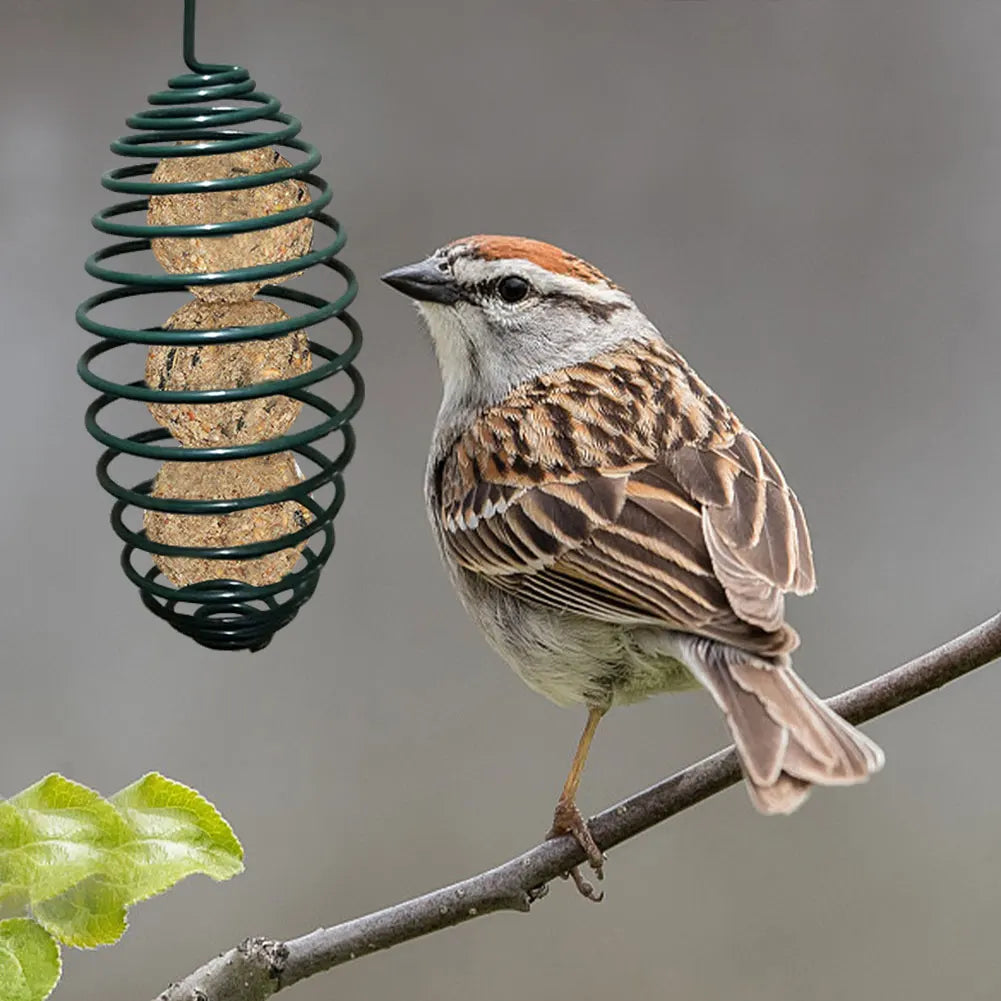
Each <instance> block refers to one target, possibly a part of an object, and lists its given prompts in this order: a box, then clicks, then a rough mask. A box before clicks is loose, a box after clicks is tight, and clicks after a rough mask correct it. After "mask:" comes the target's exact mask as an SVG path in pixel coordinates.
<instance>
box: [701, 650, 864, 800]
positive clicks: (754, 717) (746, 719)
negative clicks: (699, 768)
mask: <svg viewBox="0 0 1001 1001" xmlns="http://www.w3.org/2000/svg"><path fill="white" fill-rule="evenodd" d="M688 653H689V657H688V663H689V665H690V667H691V668H692V673H693V674H695V675H696V677H697V678H698V680H699V681H701V682H702V684H703V685H704V686H705V687H706V688H708V689H709V691H710V692H711V693H712V696H713V698H714V699H715V700H716V702H717V704H718V705H719V707H720V709H722V710H723V712H724V714H725V715H726V720H727V723H728V724H729V726H730V732H731V733H732V734H733V739H734V743H735V744H736V745H737V752H738V755H739V757H740V764H741V767H742V768H743V771H744V777H745V779H746V780H747V791H748V793H749V794H750V797H751V801H752V802H753V803H754V805H755V806H756V807H757V808H758V810H760V811H761V812H762V813H792V811H793V810H795V809H796V808H797V807H798V806H799V805H800V804H801V803H802V802H803V800H805V799H806V797H807V796H808V795H809V793H810V787H811V785H814V784H816V785H851V784H853V783H855V782H864V781H865V780H866V779H867V778H868V777H869V776H870V775H871V774H873V773H874V772H877V771H879V769H880V768H882V767H883V761H884V758H883V752H882V750H881V749H880V748H879V746H878V745H877V744H875V743H874V742H873V741H871V740H870V739H869V738H868V737H867V736H866V735H865V734H864V733H862V732H861V731H859V730H856V729H855V727H853V726H852V725H851V724H850V723H847V722H846V721H845V720H843V719H842V718H841V717H840V716H839V715H838V714H837V713H836V712H834V710H833V709H831V708H830V707H829V706H828V705H826V704H825V703H824V702H823V701H822V700H821V699H820V698H818V697H817V696H816V695H814V693H813V692H811V691H810V689H809V688H807V686H806V685H805V684H804V683H803V681H802V680H801V679H800V678H799V676H798V675H797V674H796V672H795V671H793V669H792V668H791V667H790V666H789V663H788V659H784V660H781V661H778V662H777V663H769V662H767V661H764V660H760V659H758V658H756V657H754V656H753V655H751V654H748V653H745V652H743V651H740V650H737V649H736V648H734V647H730V646H726V645H724V644H722V643H717V642H715V641H713V640H705V639H693V640H692V641H691V642H690V644H689V651H688Z"/></svg>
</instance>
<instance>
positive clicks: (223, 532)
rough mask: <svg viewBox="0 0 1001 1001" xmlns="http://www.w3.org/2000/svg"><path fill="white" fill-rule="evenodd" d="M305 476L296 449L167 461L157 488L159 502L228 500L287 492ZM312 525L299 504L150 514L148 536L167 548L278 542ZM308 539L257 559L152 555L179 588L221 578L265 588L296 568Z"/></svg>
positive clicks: (157, 481) (155, 488) (157, 482)
mask: <svg viewBox="0 0 1001 1001" xmlns="http://www.w3.org/2000/svg"><path fill="white" fill-rule="evenodd" d="M302 480H303V475H302V473H301V472H300V470H299V467H298V464H297V463H296V461H295V458H294V456H293V455H292V453H291V452H279V453H277V454H276V455H261V456H255V457H254V458H251V459H234V460H232V461H229V462H165V463H164V464H163V465H162V466H161V467H160V471H159V472H158V473H157V476H156V481H155V483H154V485H153V496H154V497H171V498H174V499H178V500H208V499H212V500H215V499H219V500H229V499H232V498H236V497H252V496H255V495H257V494H264V493H272V492H274V491H276V490H284V489H285V488H287V487H290V486H293V485H294V484H296V483H301V482H302ZM310 521H312V515H311V513H310V512H309V511H308V510H307V509H306V508H305V507H303V506H302V505H301V504H298V503H296V502H295V501H284V502H283V503H281V504H265V505H264V506H262V507H252V508H247V509H246V510H244V511H232V512H229V513H226V514H208V515H203V514H170V513H167V512H165V511H147V512H146V514H145V518H144V525H145V528H146V534H147V536H149V538H150V539H151V540H152V541H153V542H160V543H163V544H164V545H168V546H240V545H249V544H250V543H252V542H264V541H270V540H271V539H277V538H278V537H279V536H282V535H286V534H287V533H289V532H297V531H299V530H300V529H302V528H305V527H306V525H308V524H309V523H310ZM305 544H306V543H305V541H303V542H300V543H299V544H298V545H297V546H294V547H290V548H288V549H280V550H279V551H278V552H276V553H268V554H267V555H266V556H257V557H255V558H253V559H247V560H236V559H225V560H211V559H195V558H192V557H185V556H158V555H155V554H154V555H153V562H154V563H155V564H156V565H157V566H158V567H159V568H160V570H162V571H163V573H164V574H165V575H166V576H167V579H168V580H169V581H170V582H171V583H172V584H174V585H175V586H176V587H186V586H187V585H189V584H197V583H199V582H200V581H206V580H219V579H222V578H225V579H231V580H240V581H244V582H245V583H247V584H250V585H252V586H253V587H264V586H266V585H268V584H274V583H276V582H277V581H279V580H281V579H282V577H284V576H285V575H286V574H287V573H289V571H291V569H292V568H293V567H294V566H295V563H296V560H298V558H299V553H300V552H301V551H302V549H303V547H304V546H305Z"/></svg>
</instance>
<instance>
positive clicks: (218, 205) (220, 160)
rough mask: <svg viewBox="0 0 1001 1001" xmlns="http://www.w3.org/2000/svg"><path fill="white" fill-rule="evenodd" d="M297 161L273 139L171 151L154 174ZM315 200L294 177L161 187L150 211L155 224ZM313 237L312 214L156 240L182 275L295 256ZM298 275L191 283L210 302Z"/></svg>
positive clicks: (238, 215)
mask: <svg viewBox="0 0 1001 1001" xmlns="http://www.w3.org/2000/svg"><path fill="white" fill-rule="evenodd" d="M290 166H291V164H290V163H289V161H288V160H286V159H285V158H284V157H283V156H282V155H281V154H280V153H278V151H277V150H275V149H272V148H271V147H266V148H264V149H248V150H243V151H241V152H238V153H217V154H210V155H208V156H171V157H164V158H163V159H162V160H161V161H160V162H159V163H158V164H157V166H156V169H155V170H154V171H153V176H152V181H153V183H159V184H176V183H179V182H182V181H208V180H215V179H216V178H221V177H242V176H245V175H247V174H262V173H264V172H265V171H268V170H275V169H277V168H278V167H290ZM309 200H310V198H309V189H308V188H307V186H306V185H305V184H303V183H302V182H301V181H297V180H294V179H292V178H289V179H288V180H285V181H279V182H278V183H277V184H266V185H264V186H263V187H258V188H241V189H239V190H236V191H205V192H195V193H190V194H174V195H153V196H151V198H150V200H149V211H148V213H147V216H146V219H147V222H149V223H150V224H151V225H154V226H181V225H196V224H203V223H221V222H236V221H237V220H241V219H254V218H258V217H261V216H269V215H275V213H277V212H283V211H285V210H286V209H291V208H294V207H295V206H297V205H302V204H303V203H304V202H308V201H309ZM312 242H313V220H312V219H297V220H296V221H295V222H290V223H286V224H285V225H284V226H273V227H271V228H270V229H259V230H254V231H253V232H250V233H234V234H232V235H230V236H193V237H177V238H175V237H160V238H157V239H154V240H152V241H151V243H152V248H153V254H154V256H155V257H156V259H157V260H158V261H159V262H160V264H161V265H162V267H163V268H164V270H165V271H168V272H169V273H170V274H175V275H177V274H191V273H196V274H204V273H207V272H216V271H232V270H233V269H234V268H246V267H251V266H252V265H257V264H275V263H281V262H284V261H291V260H293V259H294V258H296V257H301V256H302V255H303V254H307V253H309V250H310V247H311V245H312ZM296 274H302V272H301V271H299V272H296ZM294 277H295V275H284V276H282V277H280V278H268V279H266V280H265V281H258V282H238V283H235V284H231V285H200V286H192V287H191V288H190V291H191V292H192V293H194V294H195V295H196V296H198V298H199V299H204V300H205V301H206V302H232V301H236V300H240V299H249V298H250V297H251V296H253V295H254V294H255V293H256V292H257V291H258V290H259V289H260V288H261V287H262V286H264V285H265V284H269V283H270V284H276V283H278V282H283V281H287V280H288V279H289V278H294Z"/></svg>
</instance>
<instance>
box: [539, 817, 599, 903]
mask: <svg viewBox="0 0 1001 1001" xmlns="http://www.w3.org/2000/svg"><path fill="white" fill-rule="evenodd" d="M566 834H569V835H570V836H571V837H573V839H574V840H575V841H576V842H577V844H579V845H580V847H581V849H582V850H583V852H584V854H585V855H586V856H587V861H588V865H590V866H591V869H592V870H593V871H594V875H595V876H596V877H597V878H598V879H604V878H605V873H604V865H605V856H604V854H603V853H602V851H601V849H600V848H599V847H598V844H597V842H596V841H595V840H594V836H593V835H592V834H591V829H590V828H589V827H588V826H587V821H586V820H585V819H584V818H583V816H582V815H581V812H580V810H578V809H577V804H576V803H573V802H568V801H566V800H562V799H561V800H560V801H559V803H557V804H556V812H555V813H554V814H553V826H552V828H551V829H550V831H549V834H548V835H547V837H548V838H561V837H563V836H564V835H566ZM563 878H564V879H568V878H569V879H572V880H573V881H574V885H575V886H576V887H577V890H578V892H579V893H580V894H581V896H583V897H586V898H587V899H588V900H593V901H594V902H595V903H597V902H598V901H599V900H601V899H602V898H603V897H604V894H603V893H597V892H596V891H595V889H594V887H593V886H592V885H591V884H590V883H589V882H588V881H587V880H586V879H585V878H584V877H583V875H581V872H580V866H576V865H575V866H574V867H573V868H572V869H571V870H570V871H569V872H566V873H564V874H563Z"/></svg>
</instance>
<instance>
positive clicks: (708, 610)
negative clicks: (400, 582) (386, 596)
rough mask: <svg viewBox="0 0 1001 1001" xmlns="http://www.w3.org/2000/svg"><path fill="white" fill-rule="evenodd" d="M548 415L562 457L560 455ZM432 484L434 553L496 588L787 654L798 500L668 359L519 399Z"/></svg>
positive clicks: (605, 366) (798, 582) (583, 372)
mask: <svg viewBox="0 0 1001 1001" xmlns="http://www.w3.org/2000/svg"><path fill="white" fill-rule="evenodd" d="M556 409H562V415H561V421H560V425H561V427H562V428H563V429H564V430H565V428H566V427H567V426H570V427H572V428H573V431H574V442H573V446H574V447H573V448H566V447H563V448H561V447H560V446H559V440H558V439H559V434H558V433H557V432H555V431H553V429H552V420H553V417H552V415H553V412H554V410H556ZM547 422H549V424H548V425H547ZM547 426H548V427H549V428H550V430H549V432H548V433H547V431H546V428H547ZM568 455H570V456H573V455H576V456H578V457H580V456H588V457H589V458H588V462H589V464H588V465H587V466H586V468H581V467H580V465H579V464H578V466H577V467H573V466H569V465H567V457H568ZM435 483H436V484H437V486H438V495H437V497H436V503H437V504H438V505H439V508H438V509H439V511H440V516H441V517H440V524H441V526H442V528H443V533H442V534H443V543H444V545H445V546H446V547H447V548H448V549H449V551H450V553H451V555H452V556H453V557H454V559H455V560H456V562H457V563H458V565H459V566H460V567H461V568H462V569H463V570H465V571H467V572H470V573H474V574H478V575H482V576H486V577H489V578H490V579H492V580H493V581H494V583H495V584H496V585H497V586H499V587H502V588H503V589H504V590H506V591H509V592H511V593H514V594H517V595H519V596H521V597H523V598H525V599H527V600H531V601H535V602H539V603H541V604H545V605H548V606H550V607H554V608H558V609H561V610H564V611H568V612H575V613H577V614H581V615H587V616H590V617H593V618H598V619H603V620H607V621H612V622H620V623H636V622H657V623H661V624H664V625H667V626H668V627H670V628H673V629H678V630H682V631H686V632H692V633H697V634H700V635H704V636H709V637H714V638H718V639H722V640H724V641H726V642H730V643H734V644H737V645H739V646H742V647H743V648H745V649H747V650H750V651H753V652H756V653H759V654H766V655H772V654H778V653H782V652H786V651H788V650H791V649H793V648H794V647H795V646H796V643H797V642H798V638H797V637H796V634H795V632H794V631H793V630H792V629H791V628H790V627H789V626H787V625H786V624H785V623H784V597H783V595H784V593H785V592H786V591H794V592H795V593H798V594H804V593H807V592H808V591H810V590H812V589H813V586H814V569H813V560H812V556H811V553H810V542H809V535H808V532H807V528H806V521H805V519H804V517H803V512H802V509H801V507H800V505H799V502H798V501H797V500H796V497H795V495H794V494H793V492H792V490H791V489H790V488H789V486H788V484H787V483H786V481H785V478H784V477H783V475H782V472H781V470H780V469H779V467H778V465H777V464H776V463H775V461H774V459H772V457H771V456H770V455H769V454H768V452H767V451H766V450H765V449H764V447H763V446H762V445H761V443H760V442H759V441H758V440H757V438H755V437H754V435H753V434H751V433H750V432H749V431H747V430H745V429H744V428H743V427H741V425H740V423H739V421H737V419H736V417H734V416H733V415H732V414H731V413H730V411H729V410H728V409H727V408H726V406H725V404H723V403H722V401H720V400H719V399H718V398H717V397H715V396H714V395H713V394H712V392H711V391H710V390H709V389H708V387H706V386H705V385H704V384H703V383H702V382H701V380H699V379H698V377H697V376H695V374H694V373H693V372H691V370H690V369H689V368H688V367H687V365H685V363H684V362H683V360H681V359H680V356H678V355H676V354H675V353H674V352H672V351H671V349H669V348H667V347H666V346H663V345H652V344H646V345H642V346H639V345H633V346H632V347H630V348H628V349H620V350H619V351H617V352H610V353H609V354H608V355H606V356H603V357H602V358H600V359H596V360H594V361H593V362H592V363H588V364H585V365H582V366H576V367H575V368H571V369H563V370H560V371H559V372H557V373H552V374H550V375H549V376H540V377H539V379H538V380H537V381H536V383H534V384H532V385H530V386H528V387H527V388H522V389H519V390H516V391H515V393H514V394H512V397H510V398H509V399H508V400H507V401H505V403H503V404H500V405H498V406H497V407H495V408H492V409H491V410H488V411H487V412H486V413H484V414H483V415H481V417H480V418H479V420H478V421H477V422H476V423H475V424H474V426H473V427H472V428H471V429H470V431H468V432H467V433H466V434H465V435H463V436H462V437H461V438H460V439H459V441H457V442H456V443H455V445H454V446H453V449H452V451H451V453H449V454H447V455H446V457H445V460H444V463H443V465H442V467H441V469H440V470H439V471H438V472H437V474H436V478H435ZM761 765H762V767H763V770H764V771H765V772H767V771H768V770H769V768H770V762H761Z"/></svg>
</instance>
